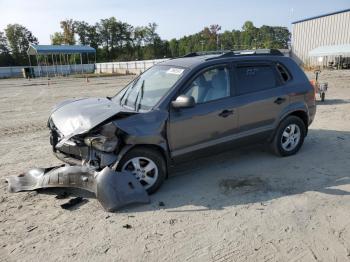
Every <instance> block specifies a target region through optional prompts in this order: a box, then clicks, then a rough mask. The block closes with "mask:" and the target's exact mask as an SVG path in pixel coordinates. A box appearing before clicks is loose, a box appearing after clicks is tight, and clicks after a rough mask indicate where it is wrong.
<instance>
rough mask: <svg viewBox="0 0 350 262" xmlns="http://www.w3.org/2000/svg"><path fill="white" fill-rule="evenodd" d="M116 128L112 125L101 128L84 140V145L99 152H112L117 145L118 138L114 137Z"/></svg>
mask: <svg viewBox="0 0 350 262" xmlns="http://www.w3.org/2000/svg"><path fill="white" fill-rule="evenodd" d="M116 130H117V128H116V126H115V125H113V124H112V123H109V124H107V125H104V126H102V127H101V128H100V129H99V130H98V131H97V133H98V134H95V135H91V136H87V137H85V138H84V143H85V144H86V145H87V146H91V147H93V148H95V149H97V150H99V151H103V152H113V151H114V150H115V149H116V148H117V145H118V138H117V136H116V134H115V133H116Z"/></svg>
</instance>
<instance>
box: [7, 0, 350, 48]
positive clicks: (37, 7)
mask: <svg viewBox="0 0 350 262" xmlns="http://www.w3.org/2000/svg"><path fill="white" fill-rule="evenodd" d="M348 8H350V0H279V1H276V0H264V1H262V0H260V1H259V0H250V1H237V0H198V1H195V0H172V1H166V0H145V1H141V0H133V1H132V0H115V1H112V0H99V1H96V0H94V1H92V0H76V1H74V0H69V1H68V0H59V1H49V0H31V1H29V0H0V30H1V31H3V30H4V28H5V27H6V25H7V24H10V23H19V24H22V25H24V26H26V27H27V28H28V29H29V30H31V31H32V32H33V33H34V35H35V36H36V37H38V38H39V42H40V43H41V44H49V43H50V34H52V33H53V32H55V31H60V27H59V22H60V21H61V20H63V19H66V18H72V19H74V20H84V21H87V22H89V23H95V22H98V21H99V20H100V19H101V18H108V17H111V16H115V17H116V18H117V19H118V20H122V21H125V22H128V23H130V24H132V25H133V26H138V25H147V24H148V23H149V22H156V23H157V24H158V25H159V28H158V33H159V34H160V36H161V37H162V38H164V39H171V38H179V37H181V36H183V35H188V34H192V33H196V32H199V31H200V30H201V29H203V27H204V26H208V25H210V24H214V23H215V24H220V25H221V26H222V29H223V30H232V29H240V28H241V27H242V24H243V23H244V22H245V21H247V20H251V21H253V23H254V24H255V25H256V26H261V25H263V24H266V25H281V26H287V27H289V28H291V22H292V21H295V20H298V19H302V18H307V17H310V16H315V15H321V14H324V13H328V12H333V11H338V10H342V9H348Z"/></svg>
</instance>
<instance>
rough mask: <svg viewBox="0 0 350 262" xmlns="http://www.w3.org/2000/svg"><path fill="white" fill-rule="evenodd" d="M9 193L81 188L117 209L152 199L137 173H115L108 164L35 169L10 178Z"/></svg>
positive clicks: (103, 203) (108, 209)
mask: <svg viewBox="0 0 350 262" xmlns="http://www.w3.org/2000/svg"><path fill="white" fill-rule="evenodd" d="M7 182H8V190H9V192H20V191H31V190H36V189H41V188H57V187H65V188H80V189H84V190H87V191H90V192H93V193H95V195H96V198H97V200H98V201H99V202H100V203H101V205H102V206H103V207H104V209H105V210H106V211H115V210H117V209H119V208H121V207H123V206H125V205H129V204H132V203H149V202H150V199H149V196H148V194H147V192H146V191H145V189H144V188H143V186H142V185H141V184H140V182H139V181H138V180H137V179H136V178H135V176H134V175H133V174H131V173H129V172H114V171H113V170H112V169H110V168H108V167H106V168H104V169H103V170H102V171H100V172H97V171H96V170H95V169H94V168H92V167H89V166H61V167H54V168H34V169H31V170H29V171H28V172H27V173H25V174H21V175H19V176H10V177H9V178H7Z"/></svg>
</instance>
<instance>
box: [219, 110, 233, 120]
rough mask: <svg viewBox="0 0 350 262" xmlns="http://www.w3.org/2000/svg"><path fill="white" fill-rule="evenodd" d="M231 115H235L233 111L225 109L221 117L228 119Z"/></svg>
mask: <svg viewBox="0 0 350 262" xmlns="http://www.w3.org/2000/svg"><path fill="white" fill-rule="evenodd" d="M229 115H233V110H228V109H225V110H224V111H222V112H221V113H220V114H219V116H221V117H224V118H225V117H228V116H229Z"/></svg>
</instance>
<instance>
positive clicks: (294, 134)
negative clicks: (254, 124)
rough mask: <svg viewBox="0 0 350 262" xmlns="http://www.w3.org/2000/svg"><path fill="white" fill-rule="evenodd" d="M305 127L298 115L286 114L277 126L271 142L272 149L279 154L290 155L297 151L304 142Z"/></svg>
mask: <svg viewBox="0 0 350 262" xmlns="http://www.w3.org/2000/svg"><path fill="white" fill-rule="evenodd" d="M305 135H306V127H305V124H304V122H303V120H301V119H300V118H299V117H297V116H288V117H287V118H286V119H284V120H283V121H282V122H281V123H280V125H279V127H278V128H277V131H276V134H275V137H274V139H273V141H272V143H271V147H272V150H273V151H274V153H275V154H277V155H279V156H291V155H294V154H295V153H297V152H298V151H299V149H300V147H301V146H302V145H303V143H304V138H305Z"/></svg>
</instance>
